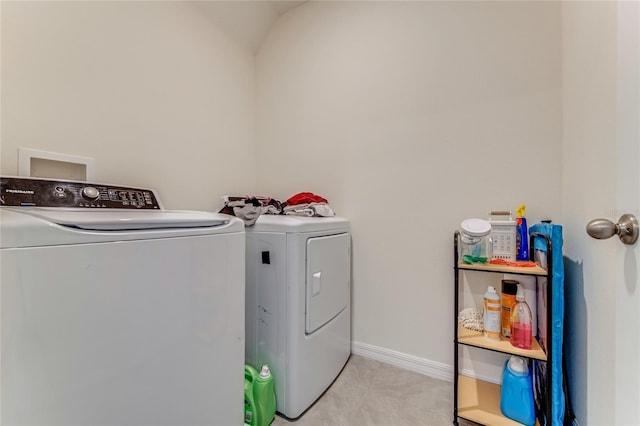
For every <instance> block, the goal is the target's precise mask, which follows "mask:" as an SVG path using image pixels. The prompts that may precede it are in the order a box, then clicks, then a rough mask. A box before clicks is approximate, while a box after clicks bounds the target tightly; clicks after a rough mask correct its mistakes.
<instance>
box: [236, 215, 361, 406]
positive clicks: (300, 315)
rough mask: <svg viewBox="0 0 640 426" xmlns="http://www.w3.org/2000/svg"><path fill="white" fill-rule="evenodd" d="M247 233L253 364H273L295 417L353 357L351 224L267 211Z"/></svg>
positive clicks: (282, 402) (280, 399) (284, 402)
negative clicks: (351, 355) (350, 357)
mask: <svg viewBox="0 0 640 426" xmlns="http://www.w3.org/2000/svg"><path fill="white" fill-rule="evenodd" d="M246 235H247V258H246V265H247V269H246V274H247V275H246V363H247V364H251V365H254V366H257V367H259V366H260V365H262V364H268V365H269V366H270V368H271V370H272V372H273V376H274V382H275V390H276V403H277V411H278V412H279V413H281V414H282V415H284V416H286V417H289V418H296V417H299V416H300V415H301V414H302V413H303V412H304V411H305V410H306V409H307V408H308V407H310V406H311V404H313V402H314V401H315V400H316V399H318V397H319V396H320V395H321V394H322V393H323V392H324V391H325V390H326V389H327V388H328V387H329V386H330V385H331V383H332V382H333V381H334V380H335V378H336V377H337V376H338V374H340V371H341V370H342V368H343V367H344V365H345V364H346V362H347V360H348V359H349V356H350V354H351V288H350V283H351V256H350V246H351V245H350V232H349V222H348V221H347V220H346V219H343V218H338V217H331V218H317V217H310V218H309V217H298V216H282V215H278V216H275V215H262V216H260V217H259V218H258V220H257V221H256V223H255V225H254V226H252V227H248V228H247V229H246Z"/></svg>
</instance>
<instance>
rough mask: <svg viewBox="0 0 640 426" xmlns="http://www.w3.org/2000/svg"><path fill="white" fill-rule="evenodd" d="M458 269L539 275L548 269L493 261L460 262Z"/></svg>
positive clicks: (544, 273)
mask: <svg viewBox="0 0 640 426" xmlns="http://www.w3.org/2000/svg"><path fill="white" fill-rule="evenodd" d="M458 269H464V270H468V271H479V272H495V273H497V274H518V275H539V276H546V275H547V270H546V269H543V268H541V267H540V266H508V265H494V264H491V263H464V262H458Z"/></svg>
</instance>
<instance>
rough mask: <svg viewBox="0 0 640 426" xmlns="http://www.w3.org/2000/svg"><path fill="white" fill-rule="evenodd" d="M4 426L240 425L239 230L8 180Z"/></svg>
mask: <svg viewBox="0 0 640 426" xmlns="http://www.w3.org/2000/svg"><path fill="white" fill-rule="evenodd" d="M0 202H1V204H2V207H0V232H1V235H2V241H1V245H0V247H1V248H0V268H1V281H0V284H1V303H0V306H1V315H2V324H1V328H2V330H1V336H2V337H1V339H2V345H1V358H0V362H1V368H2V370H1V371H2V375H1V378H0V380H1V389H2V395H1V399H0V401H1V407H0V408H1V423H2V424H6V425H16V426H20V425H36V424H39V425H45V424H46V425H60V426H62V425H64V426H70V425H78V426H79V425H96V426H98V425H104V426H107V425H108V426H113V425H132V426H133V425H137V426H142V425H156V426H161V425H166V426H186V425H205V424H206V425H214V424H219V425H221V424H224V425H233V424H236V425H241V424H242V419H243V410H244V408H243V403H242V393H243V370H244V369H243V359H242V358H243V356H242V355H243V352H244V313H243V312H244V272H245V265H244V256H245V234H244V224H243V223H242V221H241V220H239V219H237V218H233V217H229V216H226V215H220V214H214V213H206V212H186V211H169V210H164V209H163V208H162V206H161V204H160V201H159V200H158V199H157V196H156V194H155V192H154V191H152V190H147V189H139V188H130V187H123V186H112V185H99V184H87V183H84V182H69V181H53V180H44V179H27V178H10V177H2V178H0Z"/></svg>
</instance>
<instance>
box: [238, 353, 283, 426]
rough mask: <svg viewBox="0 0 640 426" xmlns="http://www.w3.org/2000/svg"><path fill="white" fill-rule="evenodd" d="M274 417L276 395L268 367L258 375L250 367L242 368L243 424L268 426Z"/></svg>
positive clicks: (262, 369) (263, 367)
mask: <svg viewBox="0 0 640 426" xmlns="http://www.w3.org/2000/svg"><path fill="white" fill-rule="evenodd" d="M275 415H276V394H275V390H274V384H273V376H272V375H271V371H270V370H269V366H268V365H263V366H262V368H261V369H260V373H258V371H256V369H255V368H253V367H252V366H250V365H245V366H244V424H245V425H249V426H268V425H269V424H270V423H271V422H272V421H273V419H274V417H275Z"/></svg>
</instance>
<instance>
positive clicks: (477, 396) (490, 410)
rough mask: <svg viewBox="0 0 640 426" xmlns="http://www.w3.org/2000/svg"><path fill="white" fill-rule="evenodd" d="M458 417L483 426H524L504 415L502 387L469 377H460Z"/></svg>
mask: <svg viewBox="0 0 640 426" xmlns="http://www.w3.org/2000/svg"><path fill="white" fill-rule="evenodd" d="M458 417H462V418H463V419H467V420H471V421H473V422H476V423H480V424H483V425H491V426H522V424H521V423H518V422H516V421H513V420H511V419H509V418H508V417H505V416H503V415H502V412H501V411H500V385H496V384H494V383H489V382H485V381H482V380H476V379H473V378H471V377H467V376H458ZM536 425H539V422H537V421H536Z"/></svg>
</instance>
